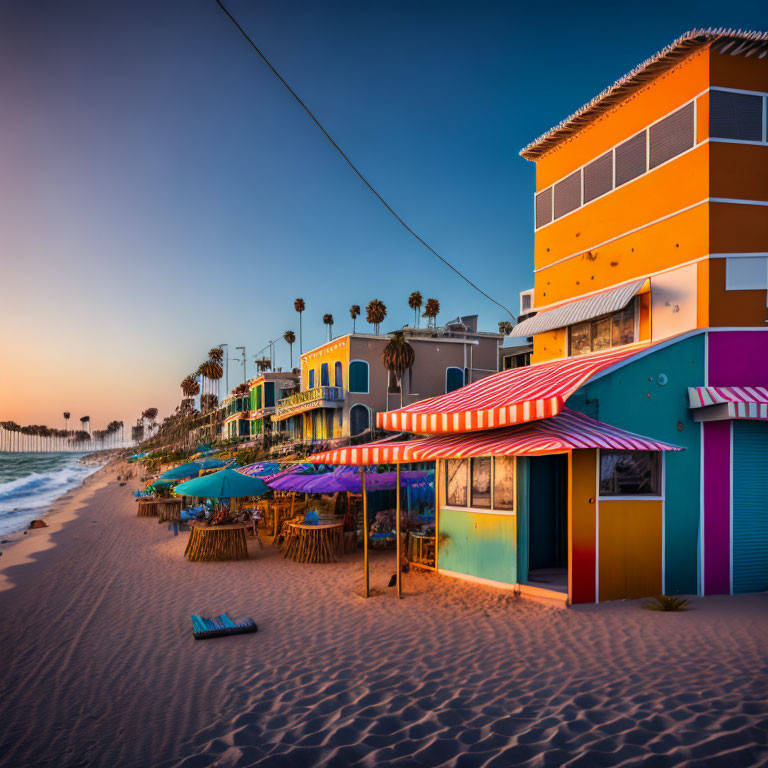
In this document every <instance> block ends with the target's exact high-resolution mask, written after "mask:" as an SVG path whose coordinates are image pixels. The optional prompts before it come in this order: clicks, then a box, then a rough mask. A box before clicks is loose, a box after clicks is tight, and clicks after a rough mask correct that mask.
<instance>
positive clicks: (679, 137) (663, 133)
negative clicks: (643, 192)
mask: <svg viewBox="0 0 768 768" xmlns="http://www.w3.org/2000/svg"><path fill="white" fill-rule="evenodd" d="M693 111H694V110H693V102H691V103H690V104H686V105H685V106H684V107H682V108H681V109H678V110H677V112H673V113H672V114H671V115H669V117H665V118H664V119H663V120H659V122H658V123H656V124H655V125H652V126H651V127H650V129H649V132H650V135H649V142H650V163H649V164H650V167H651V168H655V167H656V166H657V165H661V164H662V163H666V162H667V160H671V159H672V158H673V157H675V156H676V155H679V154H680V153H681V152H685V150H686V149H690V148H691V147H692V146H693Z"/></svg>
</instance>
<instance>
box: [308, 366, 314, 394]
mask: <svg viewBox="0 0 768 768" xmlns="http://www.w3.org/2000/svg"><path fill="white" fill-rule="evenodd" d="M307 387H308V388H309V389H314V387H315V369H314V368H312V370H311V371H310V372H309V381H308V383H307Z"/></svg>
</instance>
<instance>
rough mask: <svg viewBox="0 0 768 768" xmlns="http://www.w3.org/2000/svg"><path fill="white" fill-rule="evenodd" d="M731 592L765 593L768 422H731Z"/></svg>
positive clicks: (767, 587) (767, 570)
mask: <svg viewBox="0 0 768 768" xmlns="http://www.w3.org/2000/svg"><path fill="white" fill-rule="evenodd" d="M732 482H733V489H732V490H733V591H734V592H762V591H764V590H768V423H766V422H761V421H734V422H733V481H732Z"/></svg>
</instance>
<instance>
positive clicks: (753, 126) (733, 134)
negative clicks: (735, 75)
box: [709, 91, 763, 141]
mask: <svg viewBox="0 0 768 768" xmlns="http://www.w3.org/2000/svg"><path fill="white" fill-rule="evenodd" d="M709 135H710V136H713V137H715V138H718V139H735V140H737V141H738V140H740V141H762V140H763V97H762V96H754V95H752V94H748V93H730V92H728V91H710V92H709Z"/></svg>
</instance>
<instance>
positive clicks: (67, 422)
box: [63, 411, 72, 431]
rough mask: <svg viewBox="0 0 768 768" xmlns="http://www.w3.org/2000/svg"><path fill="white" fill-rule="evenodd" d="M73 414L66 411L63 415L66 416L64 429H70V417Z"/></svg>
mask: <svg viewBox="0 0 768 768" xmlns="http://www.w3.org/2000/svg"><path fill="white" fill-rule="evenodd" d="M71 415H72V414H71V413H70V412H69V411H64V413H63V416H64V429H65V431H69V417H70V416H71Z"/></svg>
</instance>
